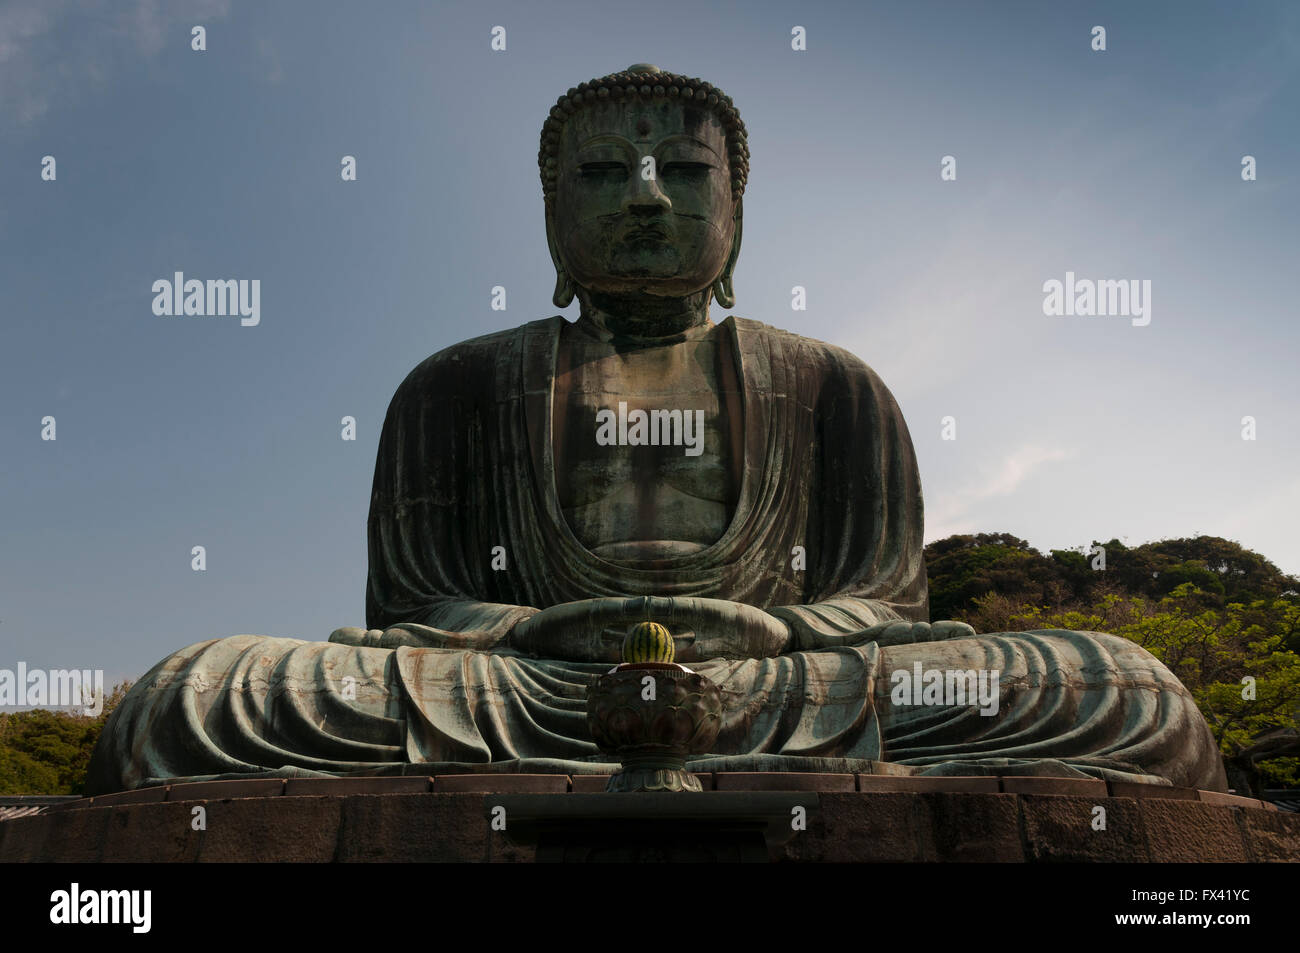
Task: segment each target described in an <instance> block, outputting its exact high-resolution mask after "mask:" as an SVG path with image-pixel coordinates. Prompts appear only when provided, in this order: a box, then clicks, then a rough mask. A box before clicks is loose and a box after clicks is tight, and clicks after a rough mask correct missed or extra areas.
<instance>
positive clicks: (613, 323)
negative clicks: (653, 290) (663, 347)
mask: <svg viewBox="0 0 1300 953" xmlns="http://www.w3.org/2000/svg"><path fill="white" fill-rule="evenodd" d="M577 296H578V301H579V303H580V304H581V305H582V311H581V313H580V314H579V316H578V324H579V326H581V327H583V328H584V329H585V330H587V331H588V332H590V333H591V334H594V335H595V336H596V337H599V338H601V339H602V340H612V339H619V340H629V339H630V340H637V341H667V340H671V339H673V338H691V337H694V336H696V335H697V334H699V333H702V332H707V331H708V329H709V327H710V324H709V303H710V301H711V300H712V298H713V295H712V290H711V289H708V288H706V289H705V290H703V291H701V292H698V293H696V294H693V295H687V296H686V297H684V298H657V297H655V296H654V295H616V294H602V293H600V292H588V291H586V290H585V289H579V291H578V295H577Z"/></svg>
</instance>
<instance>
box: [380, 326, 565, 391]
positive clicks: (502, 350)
mask: <svg viewBox="0 0 1300 953" xmlns="http://www.w3.org/2000/svg"><path fill="white" fill-rule="evenodd" d="M563 320H564V319H563V318H560V317H558V316H557V317H551V318H542V319H541V320H538V321H530V322H529V323H527V324H521V325H519V326H518V327H514V328H505V329H503V330H500V331H491V332H489V333H487V334H481V335H479V336H478V337H474V338H468V339H467V340H464V341H458V342H457V343H455V344H452V345H450V346H449V347H445V348H443V349H442V350H441V351H438V352H436V353H434V354H431V355H429V356H428V357H426V358H425V359H424V360H423V361H421V362H420V363H419V364H417V365H416V366H415V367H414V369H412V370H411V372H410V373H409V374H407V375H406V379H405V380H404V381H402V384H401V386H400V387H398V393H402V392H403V391H410V390H412V389H415V390H419V391H421V392H424V393H427V392H429V391H438V390H446V391H462V390H464V389H465V386H466V385H467V384H470V385H473V384H475V383H477V384H483V383H485V382H486V381H490V380H492V379H494V375H496V374H497V373H498V371H499V368H500V366H501V363H502V360H503V358H506V357H508V356H509V355H513V354H517V353H518V352H519V351H520V350H521V349H523V348H525V347H528V346H529V344H530V341H534V342H535V341H537V340H538V339H544V338H547V337H549V336H551V335H554V334H555V333H556V330H557V329H558V327H559V325H560V324H561V323H563Z"/></svg>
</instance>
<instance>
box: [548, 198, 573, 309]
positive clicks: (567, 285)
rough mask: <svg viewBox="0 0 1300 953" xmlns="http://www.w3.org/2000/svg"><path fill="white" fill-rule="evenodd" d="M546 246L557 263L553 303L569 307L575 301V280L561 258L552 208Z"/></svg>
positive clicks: (552, 296)
mask: <svg viewBox="0 0 1300 953" xmlns="http://www.w3.org/2000/svg"><path fill="white" fill-rule="evenodd" d="M546 247H547V248H549V249H550V250H551V262H552V263H553V264H554V265H555V294H553V295H551V303H552V304H554V305H555V306H556V307H557V308H567V307H568V306H569V305H571V304H572V303H573V293H574V289H573V281H572V279H570V278H569V275H568V273H567V272H566V271H565V270H564V262H563V261H561V260H560V245H559V242H557V241H556V240H555V216H554V214H553V213H552V212H551V210H550V208H547V210H546Z"/></svg>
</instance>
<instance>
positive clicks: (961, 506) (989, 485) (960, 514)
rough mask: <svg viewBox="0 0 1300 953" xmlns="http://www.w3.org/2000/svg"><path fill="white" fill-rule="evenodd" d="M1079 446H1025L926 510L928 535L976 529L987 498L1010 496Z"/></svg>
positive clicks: (1069, 456)
mask: <svg viewBox="0 0 1300 953" xmlns="http://www.w3.org/2000/svg"><path fill="white" fill-rule="evenodd" d="M1077 453H1078V451H1077V450H1073V449H1065V448H1060V447H1040V446H1036V445H1033V444H1030V445H1027V446H1023V447H1021V448H1020V449H1019V450H1016V451H1015V452H1014V453H1012V454H1011V455H1010V456H1009V457H1007V458H1006V459H1005V460H1003V461H1002V464H1001V465H1000V466H999V467H997V468H996V469H995V470H993V471H992V472H986V473H985V474H984V475H983V477H982V478H981V479H980V480H979V482H978V483H976V484H975V485H974V486H973V487H972V488H970V489H967V490H957V491H955V492H952V493H945V494H944V496H943V497H942V498H941V499H940V500H939V501H938V503H937V505H935V506H934V507H933V508H932V509H930V510H929V512H927V513H926V527H927V530H928V532H927V533H926V535H927V536H928V537H930V538H931V539H943V538H944V537H945V536H951V535H953V534H954V533H964V532H972V531H974V529H975V528H976V527H977V526H978V525H979V523H980V518H979V507H980V505H981V504H982V503H984V502H985V501H987V500H991V499H995V498H997V497H1002V496H1010V495H1011V494H1012V493H1014V492H1015V491H1016V489H1017V488H1019V487H1020V485H1021V484H1023V483H1024V482H1025V481H1026V480H1028V479H1029V478H1030V477H1032V476H1033V475H1034V474H1035V473H1037V472H1038V471H1039V470H1041V469H1043V468H1044V467H1045V466H1047V465H1049V464H1052V463H1059V462H1061V461H1063V460H1069V459H1070V458H1072V457H1074V456H1076V455H1077Z"/></svg>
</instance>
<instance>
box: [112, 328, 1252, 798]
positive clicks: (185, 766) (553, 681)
mask: <svg viewBox="0 0 1300 953" xmlns="http://www.w3.org/2000/svg"><path fill="white" fill-rule="evenodd" d="M563 322H564V319H563V318H562V317H559V316H556V317H553V318H549V319H545V320H542V321H536V322H533V323H530V324H527V325H524V326H522V327H520V328H516V329H513V330H510V331H504V332H500V333H496V334H491V335H486V336H484V337H481V338H476V339H474V340H471V341H467V342H464V343H462V344H458V345H456V346H455V347H452V348H449V349H447V350H445V351H442V352H440V353H438V354H436V355H434V356H433V357H431V358H429V359H427V360H426V361H424V362H423V363H421V364H420V365H419V366H418V367H417V368H416V369H415V370H414V371H412V372H411V374H410V375H409V376H408V377H407V378H406V380H405V381H404V382H403V383H402V385H401V386H400V387H399V389H398V390H397V393H396V394H395V396H394V397H393V400H392V403H391V405H390V407H389V410H388V414H387V417H386V419H385V422H384V427H383V432H382V435H381V437H380V445H379V452H378V458H377V463H376V467H375V479H374V486H373V492H372V497H371V509H370V520H369V579H368V585H367V592H366V622H367V626H368V629H369V631H367V632H364V633H362V632H361V630H359V629H357V630H340V631H339V632H338V633H336V634H335V636H334V637H333V639H334V640H333V641H330V642H306V641H302V640H299V639H285V638H268V637H262V636H247V635H244V636H235V637H232V638H226V639H216V640H212V641H209V642H202V643H199V644H197V645H193V646H190V647H189V648H187V649H184V650H182V651H180V652H177V653H175V654H174V655H172V656H170V657H169V658H167V659H164V660H163V661H162V662H160V663H159V664H158V665H157V666H155V667H154V669H152V670H151V671H150V672H149V673H148V674H147V675H146V676H144V678H142V679H141V680H140V681H139V682H138V683H137V684H136V685H135V686H134V687H133V688H132V689H131V691H130V693H129V694H128V696H127V698H126V699H125V700H124V701H123V702H122V704H121V705H120V706H119V708H118V709H117V711H115V712H114V713H113V715H112V716H111V718H110V721H109V723H108V725H107V726H106V727H105V730H104V733H103V736H102V737H101V740H100V743H99V746H98V747H97V749H96V751H95V754H94V757H93V758H92V763H91V770H90V775H89V779H88V782H87V791H88V792H89V793H95V792H103V791H111V790H121V789H125V788H133V787H139V786H143V785H151V784H157V783H161V782H164V781H173V780H177V779H198V778H216V777H227V776H231V777H233V776H238V777H244V776H248V775H250V774H264V775H267V776H294V775H303V774H306V775H314V774H327V775H346V774H400V773H414V774H439V773H444V774H445V773H453V772H459V771H468V770H474V771H546V772H567V773H609V772H610V771H612V770H614V769H615V768H616V765H613V764H610V763H609V761H608V759H607V756H605V755H602V754H601V753H600V752H599V751H598V750H597V749H596V746H595V744H594V742H593V741H592V739H591V735H590V732H589V730H588V728H587V724H586V692H587V688H588V686H589V685H590V684H591V683H592V682H593V681H594V680H595V679H596V678H598V677H599V676H600V675H602V674H604V673H605V672H607V671H608V670H609V667H610V666H609V662H608V661H599V660H596V659H586V658H577V659H567V660H566V659H541V658H534V657H529V656H528V655H526V654H524V653H522V652H520V651H518V650H517V649H515V648H513V647H511V646H510V644H509V638H508V637H509V633H510V630H511V628H512V627H513V626H514V625H515V624H516V623H517V622H519V621H520V620H522V619H524V618H527V617H528V616H530V615H532V614H533V613H534V612H536V611H537V610H539V609H542V608H545V607H548V606H553V605H558V604H562V603H567V602H574V601H578V600H583V599H590V598H594V597H602V596H607V597H633V596H674V597H706V598H714V599H726V600H730V601H733V602H740V603H746V604H748V605H752V606H756V607H758V608H761V609H764V610H766V611H768V612H769V613H771V614H773V615H775V616H778V617H779V618H781V619H783V620H785V621H786V622H787V623H788V624H789V626H790V629H791V633H792V643H791V645H790V647H789V650H788V651H787V653H786V654H783V655H780V656H777V657H775V658H714V659H707V660H705V661H702V662H698V663H691V664H692V667H693V668H694V669H695V670H696V671H699V672H700V673H701V674H703V675H706V676H708V677H710V678H711V679H713V680H714V681H715V682H716V683H717V684H718V685H719V687H720V689H721V692H722V698H723V706H724V712H723V725H722V730H721V732H720V734H719V737H718V740H717V742H716V743H715V745H714V748H715V750H714V751H713V752H710V753H707V754H704V755H701V756H698V757H696V758H694V759H692V767H693V768H694V769H695V770H700V771H708V770H768V771H770V770H802V771H863V772H868V773H871V772H887V773H960V774H985V773H1006V774H1054V775H1067V776H1076V777H1080V776H1085V777H1116V778H1126V779H1130V780H1139V781H1144V782H1147V783H1154V784H1169V783H1173V784H1180V785H1189V786H1193V787H1200V788H1206V789H1209V790H1219V791H1222V790H1226V779H1225V778H1224V773H1223V767H1222V763H1221V760H1220V759H1219V757H1218V752H1217V748H1216V746H1215V744H1214V741H1213V738H1212V737H1211V735H1210V733H1209V728H1208V726H1207V725H1206V724H1205V721H1204V719H1203V718H1202V717H1201V715H1200V713H1199V711H1198V710H1197V708H1196V706H1195V704H1194V702H1193V701H1192V699H1191V696H1190V695H1189V694H1188V692H1187V690H1186V689H1185V688H1184V687H1183V686H1182V685H1181V684H1180V683H1179V682H1178V680H1177V679H1176V678H1174V677H1173V676H1172V675H1171V674H1170V673H1169V672H1168V670H1167V669H1166V668H1165V667H1164V666H1163V665H1162V664H1161V663H1160V662H1158V661H1157V660H1156V659H1155V658H1153V657H1152V656H1150V655H1149V654H1148V653H1146V652H1145V651H1144V650H1143V649H1141V648H1140V647H1139V646H1137V645H1136V644H1134V643H1131V642H1128V641H1127V640H1124V639H1120V638H1117V637H1114V636H1108V635H1102V634H1098V633H1088V632H1066V631H1062V630H1043V631H1037V632H1025V633H996V634H993V635H985V636H979V637H977V638H973V639H972V638H965V639H953V640H950V641H945V642H921V643H916V644H906V643H905V644H901V645H881V644H877V642H876V641H873V640H872V639H871V638H869V637H868V636H867V635H865V634H864V630H866V629H868V627H870V626H872V625H876V624H877V623H881V622H887V621H891V620H907V621H925V620H926V619H927V618H928V605H927V594H926V593H927V590H926V576H925V567H924V563H923V560H922V526H923V521H922V517H923V514H922V498H921V486H920V479H919V475H918V472H917V465H916V459H915V455H914V452H913V448H912V443H911V439H910V437H909V435H908V432H907V427H906V424H905V423H904V421H903V417H902V414H901V412H900V411H899V409H898V406H897V404H896V403H895V401H894V399H893V397H892V395H891V394H890V393H889V391H888V390H887V389H886V388H885V386H884V384H883V383H882V382H881V381H880V379H879V378H878V377H877V376H876V374H875V373H874V372H873V371H872V370H871V369H870V368H868V367H867V366H866V365H865V364H864V363H862V361H860V360H859V359H858V358H856V357H854V356H853V355H852V354H850V353H848V352H847V351H844V350H842V349H840V348H836V347H833V346H831V345H827V344H823V343H821V342H817V341H813V340H810V339H807V338H803V337H799V336H797V335H793V334H789V333H787V332H784V331H779V330H776V329H774V328H770V327H768V326H766V325H762V324H759V323H757V322H753V321H747V320H744V319H739V318H728V319H727V320H726V321H725V322H723V325H722V326H723V327H724V328H726V329H727V330H728V332H729V335H730V339H731V342H732V345H733V347H734V350H735V358H736V367H737V368H738V374H739V377H740V383H741V391H742V404H743V433H744V434H745V439H744V445H743V466H742V479H741V486H740V491H739V499H738V501H737V504H736V508H735V511H734V516H733V519H732V520H731V523H730V525H729V526H728V528H727V529H726V531H725V532H724V533H723V535H722V537H721V538H720V539H718V540H717V541H716V542H715V543H713V544H712V545H710V546H707V547H705V548H704V549H702V550H700V551H698V552H694V553H691V554H689V555H685V556H681V557H677V558H673V559H671V560H662V561H660V562H658V563H656V564H654V568H637V567H635V566H628V565H626V564H622V563H620V564H615V563H611V562H608V561H605V560H603V559H601V558H600V557H598V556H596V555H595V554H594V553H592V552H590V551H589V550H587V549H586V548H585V547H584V546H583V545H582V544H581V543H580V542H579V541H578V539H577V538H576V537H575V535H574V534H573V532H572V531H571V529H570V528H569V526H568V524H567V523H566V521H565V519H564V516H563V513H562V511H561V508H560V504H559V500H558V497H557V494H556V490H555V486H556V481H555V467H556V461H555V459H554V451H553V445H552V439H551V417H552V401H553V385H554V376H555V366H556V365H555V360H556V351H557V346H558V342H559V333H560V329H561V327H562V325H563ZM593 426H594V422H593ZM796 552H800V553H802V554H803V558H804V559H805V560H806V567H805V568H802V569H797V568H795V562H794V559H795V554H796ZM502 558H503V559H504V567H503V568H501V567H502V563H501V559H502ZM494 562H495V563H496V566H497V567H498V568H494ZM349 631H350V632H351V634H348V633H349ZM918 661H919V662H922V663H923V665H924V667H926V668H943V669H953V668H955V669H960V670H966V669H970V670H988V669H994V670H997V671H998V672H999V673H1000V674H1001V682H1000V687H999V693H998V705H997V708H998V715H997V716H996V717H988V716H983V715H980V714H979V712H978V711H977V710H976V709H974V708H972V707H971V706H970V705H968V704H948V703H941V704H928V705H922V706H916V705H910V704H900V703H898V702H897V701H896V700H895V699H894V698H893V697H892V695H891V684H892V681H891V674H892V672H894V671H895V670H897V669H899V668H900V667H901V668H904V669H908V668H910V667H911V666H912V665H913V664H914V663H915V662H918Z"/></svg>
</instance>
